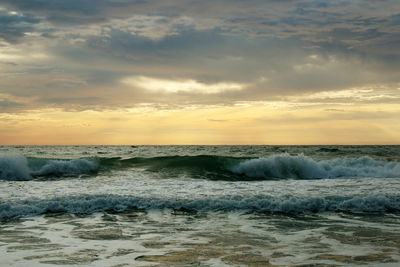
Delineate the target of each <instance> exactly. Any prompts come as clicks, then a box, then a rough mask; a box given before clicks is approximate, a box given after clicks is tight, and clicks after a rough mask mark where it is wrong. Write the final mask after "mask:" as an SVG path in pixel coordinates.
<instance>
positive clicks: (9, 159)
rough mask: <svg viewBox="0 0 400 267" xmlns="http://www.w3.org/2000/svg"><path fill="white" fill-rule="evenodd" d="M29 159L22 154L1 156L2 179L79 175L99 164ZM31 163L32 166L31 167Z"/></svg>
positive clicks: (93, 162)
mask: <svg viewBox="0 0 400 267" xmlns="http://www.w3.org/2000/svg"><path fill="white" fill-rule="evenodd" d="M31 161H32V162H31V163H32V164H30V162H29V161H28V159H27V158H26V157H24V156H22V155H11V156H9V155H3V156H0V180H6V181H25V180H30V179H32V177H36V176H49V175H54V176H64V175H79V174H85V173H90V172H93V171H96V170H97V169H98V167H99V164H98V162H97V161H96V160H89V159H73V160H49V159H39V158H35V159H31ZM30 165H32V166H31V168H30Z"/></svg>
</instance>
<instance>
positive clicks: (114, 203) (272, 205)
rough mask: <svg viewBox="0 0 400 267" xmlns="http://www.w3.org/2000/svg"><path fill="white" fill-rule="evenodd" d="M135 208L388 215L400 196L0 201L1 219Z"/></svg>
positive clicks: (101, 197) (96, 197) (399, 207)
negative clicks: (386, 213)
mask: <svg viewBox="0 0 400 267" xmlns="http://www.w3.org/2000/svg"><path fill="white" fill-rule="evenodd" d="M135 209H137V210H154V209H173V210H187V211H198V212H207V211H246V212H264V213H284V214H298V213H308V212H313V213H319V212H325V211H330V212H353V213H385V212H399V211H400V196H399V195H368V196H350V197H344V196H329V197H294V196H282V197H270V196H252V197H245V196H235V197H231V198H228V197H225V198H202V199H163V198H146V197H136V196H121V195H81V196H65V197H56V198H52V199H27V200H16V201H8V202H5V201H3V202H1V201H0V218H1V219H12V218H19V217H27V216H37V215H41V214H46V213H72V214H91V213H95V212H101V211H118V212H122V211H126V210H135Z"/></svg>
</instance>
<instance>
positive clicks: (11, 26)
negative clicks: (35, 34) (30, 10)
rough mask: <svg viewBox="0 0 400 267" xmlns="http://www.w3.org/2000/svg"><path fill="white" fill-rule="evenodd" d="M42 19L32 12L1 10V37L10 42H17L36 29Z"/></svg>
mask: <svg viewBox="0 0 400 267" xmlns="http://www.w3.org/2000/svg"><path fill="white" fill-rule="evenodd" d="M39 22H40V20H39V19H38V18H36V17H34V16H33V15H30V14H18V13H11V12H9V11H8V10H0V39H3V40H6V41H7V42H10V43H15V42H17V41H18V40H19V39H20V38H21V37H23V36H24V35H25V33H26V32H31V31H33V30H34V25H35V24H37V23H39Z"/></svg>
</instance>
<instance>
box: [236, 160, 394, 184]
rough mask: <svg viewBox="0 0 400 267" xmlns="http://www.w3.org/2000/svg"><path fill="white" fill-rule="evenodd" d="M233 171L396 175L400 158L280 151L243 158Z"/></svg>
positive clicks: (302, 176) (253, 174)
mask: <svg viewBox="0 0 400 267" xmlns="http://www.w3.org/2000/svg"><path fill="white" fill-rule="evenodd" d="M231 171H232V172H234V173H237V174H244V175H246V176H248V177H252V178H291V179H316V178H344V177H355V178H358V177H369V178H394V177H400V162H389V161H378V160H373V159H371V158H370V157H360V158H338V159H332V160H322V161H315V160H313V159H311V158H309V157H307V156H304V155H303V154H300V155H297V156H291V155H289V154H279V155H273V156H270V157H267V158H258V159H251V160H247V161H244V162H241V163H239V164H238V165H236V166H233V167H232V168H231Z"/></svg>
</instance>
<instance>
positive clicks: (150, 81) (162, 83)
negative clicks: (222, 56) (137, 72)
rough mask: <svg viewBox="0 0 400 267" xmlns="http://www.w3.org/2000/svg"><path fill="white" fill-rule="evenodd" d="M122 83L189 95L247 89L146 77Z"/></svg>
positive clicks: (150, 89) (233, 84)
mask: <svg viewBox="0 0 400 267" xmlns="http://www.w3.org/2000/svg"><path fill="white" fill-rule="evenodd" d="M121 82H122V83H124V84H127V85H130V86H133V87H139V88H143V89H146V90H149V91H152V92H165V93H189V94H218V93H221V92H225V91H238V90H243V89H244V88H245V87H246V85H244V84H239V83H229V82H219V83H212V84H207V83H202V82H199V81H196V80H167V79H158V78H152V77H145V76H138V77H126V78H124V79H122V81H121Z"/></svg>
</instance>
